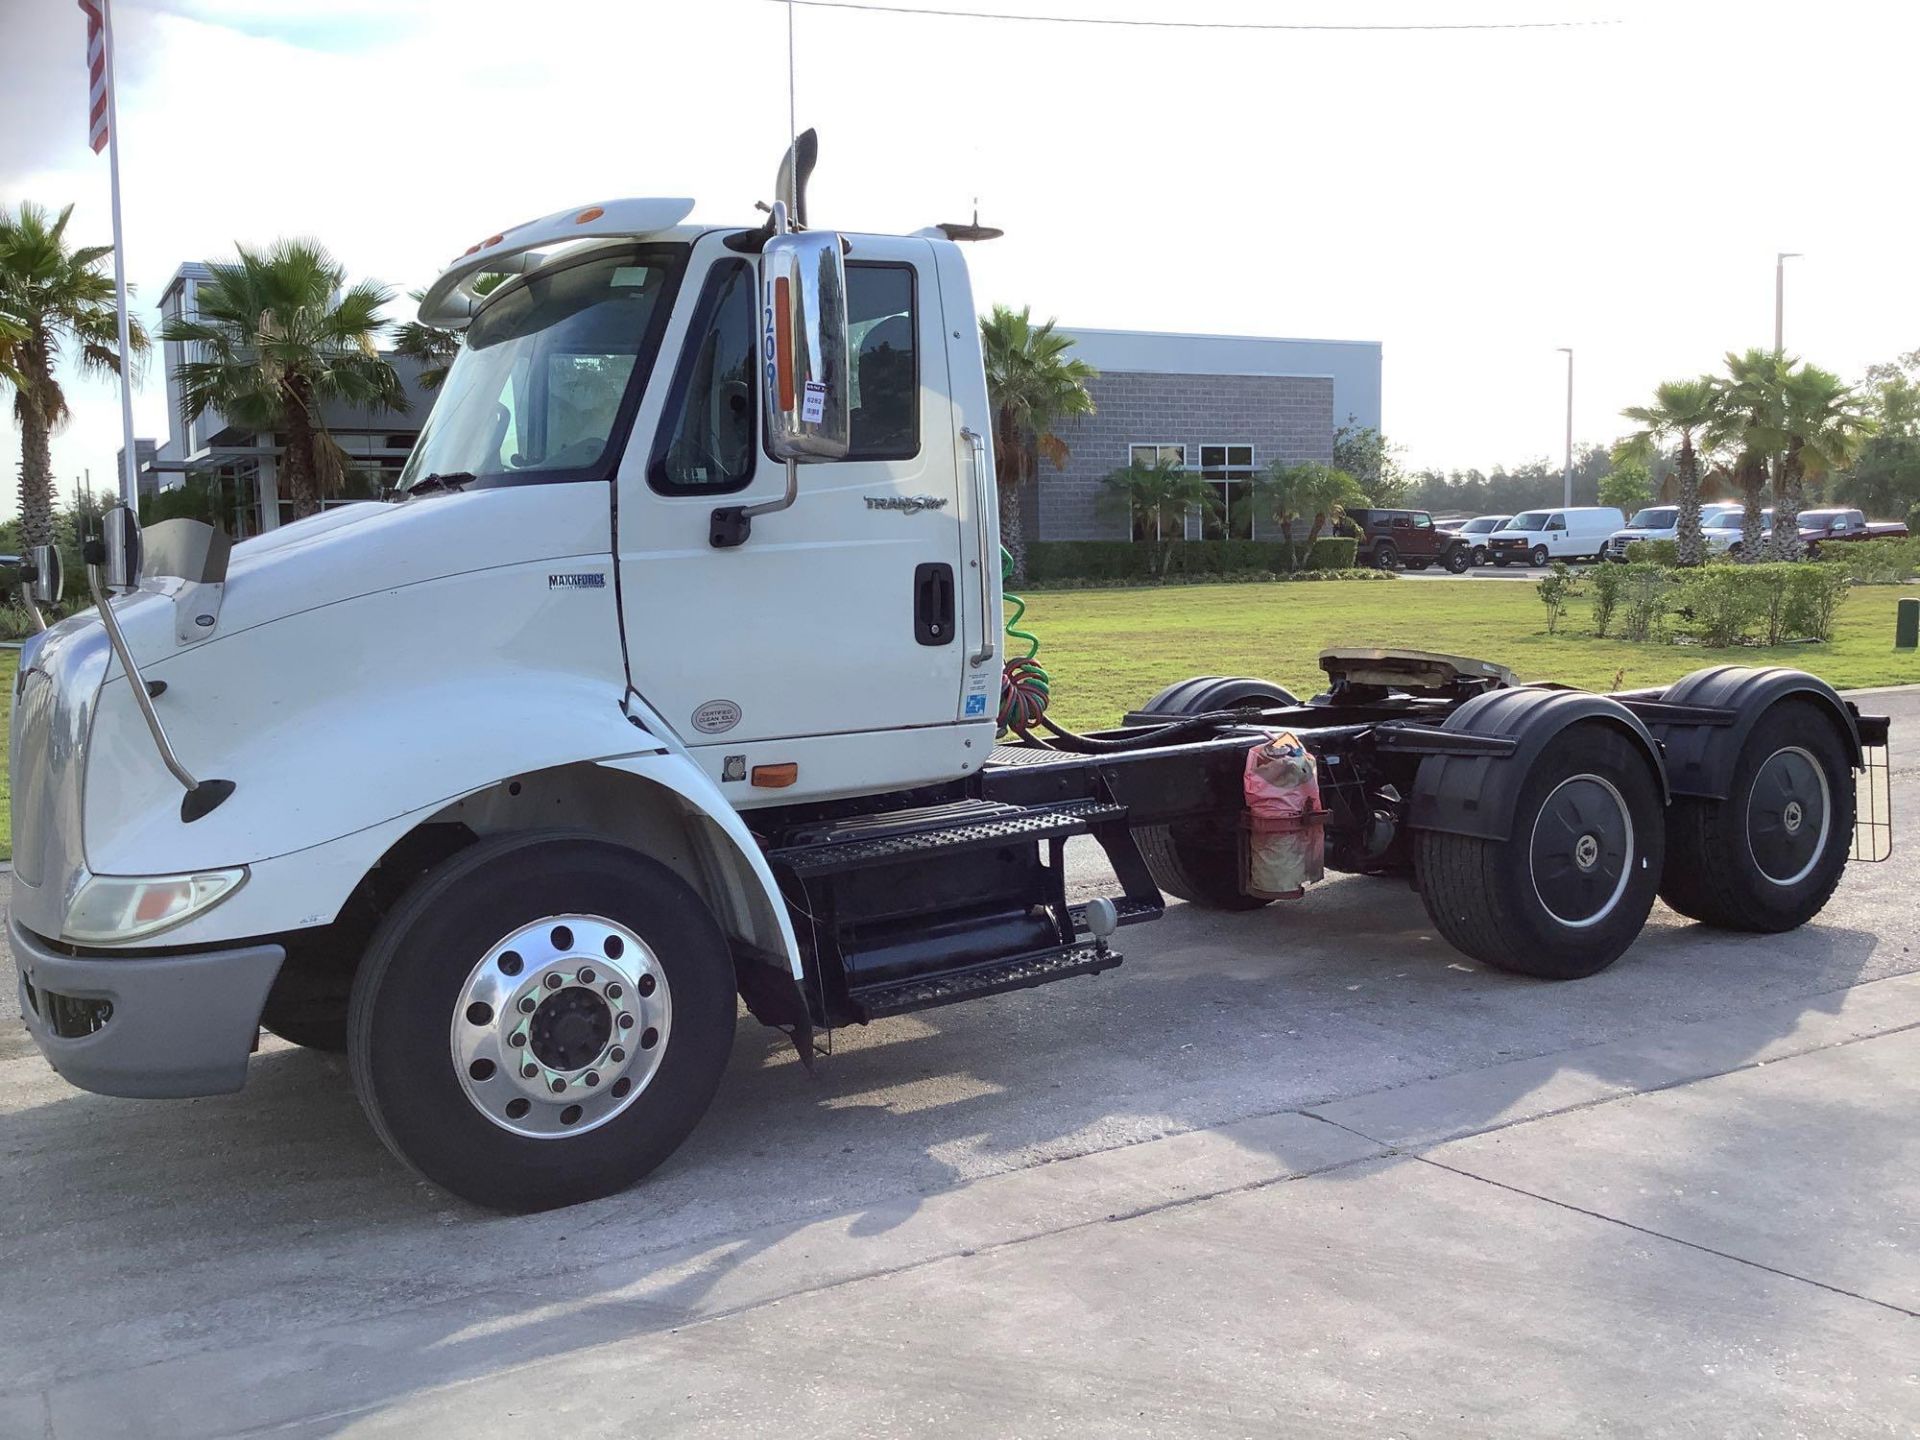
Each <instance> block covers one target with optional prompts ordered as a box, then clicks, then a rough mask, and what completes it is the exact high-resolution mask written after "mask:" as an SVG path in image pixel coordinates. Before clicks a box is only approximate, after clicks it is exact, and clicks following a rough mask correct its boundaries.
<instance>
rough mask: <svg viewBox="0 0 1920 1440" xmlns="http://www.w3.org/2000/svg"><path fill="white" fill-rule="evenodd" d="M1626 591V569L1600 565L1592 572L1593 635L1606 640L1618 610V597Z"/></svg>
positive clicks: (1618, 566)
mask: <svg viewBox="0 0 1920 1440" xmlns="http://www.w3.org/2000/svg"><path fill="white" fill-rule="evenodd" d="M1626 591H1627V572H1626V567H1624V566H1621V565H1601V566H1598V567H1597V568H1595V570H1594V572H1593V633H1594V634H1595V635H1597V636H1599V637H1600V638H1601V639H1603V640H1604V639H1605V638H1606V634H1607V627H1608V626H1609V625H1611V624H1612V623H1613V612H1614V611H1615V610H1617V609H1619V608H1620V597H1621V596H1623V595H1625V594H1626Z"/></svg>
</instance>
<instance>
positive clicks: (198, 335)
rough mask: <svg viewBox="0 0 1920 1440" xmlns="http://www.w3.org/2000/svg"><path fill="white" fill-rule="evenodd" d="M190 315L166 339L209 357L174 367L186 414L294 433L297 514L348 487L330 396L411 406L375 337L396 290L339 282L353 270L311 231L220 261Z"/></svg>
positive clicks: (289, 439)
mask: <svg viewBox="0 0 1920 1440" xmlns="http://www.w3.org/2000/svg"><path fill="white" fill-rule="evenodd" d="M208 268H209V269H210V270H211V271H212V272H213V277H212V279H210V280H206V281H203V282H202V283H201V285H200V288H199V295H198V299H197V301H196V305H195V309H196V312H197V313H196V314H195V315H194V316H192V317H191V318H186V317H183V318H180V319H177V320H171V321H169V322H168V323H167V326H166V328H165V329H164V330H163V331H162V332H161V334H162V336H163V337H164V338H165V339H168V340H177V341H181V342H183V343H185V344H188V345H195V346H199V347H200V353H201V355H202V356H203V357H204V358H201V359H193V360H188V361H186V362H184V363H183V364H181V365H180V366H179V367H178V368H177V369H176V370H175V372H174V374H175V376H176V378H177V379H178V380H179V382H180V408H181V411H182V412H183V417H184V418H185V419H186V420H188V421H193V420H196V419H198V418H199V417H200V416H201V415H203V414H205V413H206V412H207V411H209V410H215V411H218V412H219V413H220V414H221V415H223V416H225V417H226V418H227V419H228V420H231V421H233V422H234V423H236V424H238V425H241V426H244V427H245V428H247V429H249V430H256V431H277V432H279V433H281V434H284V435H285V436H286V446H285V449H284V451H283V454H284V456H285V467H286V476H287V489H288V492H289V494H290V495H291V497H292V499H293V511H294V514H295V516H296V517H304V516H307V515H311V514H313V513H315V512H316V511H317V510H318V509H319V508H320V500H321V497H322V496H323V495H327V494H331V493H332V492H333V491H335V490H336V489H338V488H339V485H340V481H341V480H342V478H343V477H344V475H345V473H346V457H345V455H344V454H343V453H342V452H341V450H340V447H339V446H338V445H336V444H335V443H334V441H333V437H332V436H331V435H329V434H328V433H327V428H326V423H325V421H324V419H323V418H322V415H321V406H322V405H323V404H324V403H325V402H327V401H329V400H333V401H341V402H344V403H346V404H349V405H356V406H360V407H363V408H366V409H373V408H375V407H385V408H387V409H389V410H405V409H406V408H407V397H406V391H405V390H404V389H403V388H402V387H401V384H400V377H399V376H398V375H396V374H394V372H393V367H392V366H390V365H388V364H387V362H386V361H384V360H382V359H381V358H380V355H379V352H378V351H377V350H376V349H375V348H374V342H375V340H377V339H378V338H379V336H380V335H381V334H382V333H383V332H384V331H385V329H386V322H385V321H384V320H382V319H381V316H380V311H381V310H382V308H384V307H385V305H386V304H387V302H388V301H390V300H391V299H392V298H393V292H392V291H390V290H388V289H387V288H386V287H385V286H383V285H378V284H375V283H374V282H373V281H371V280H363V281H361V282H360V283H359V284H358V285H355V286H353V287H352V288H351V289H348V290H344V291H343V290H342V288H341V287H342V286H343V285H345V283H346V271H345V270H344V269H343V268H342V267H341V266H340V265H338V264H337V263H335V261H334V259H333V257H332V256H330V255H328V254H327V252H326V251H325V250H324V249H322V248H321V247H320V246H319V245H318V244H317V243H316V242H314V241H312V240H281V241H278V242H276V243H275V244H274V245H273V246H272V247H271V248H269V249H266V250H261V251H253V250H248V249H246V248H245V247H244V246H242V247H240V258H239V261H238V262H237V263H235V264H232V265H213V266H209V267H208Z"/></svg>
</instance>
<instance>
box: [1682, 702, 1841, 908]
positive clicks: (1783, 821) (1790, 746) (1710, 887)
mask: <svg viewBox="0 0 1920 1440" xmlns="http://www.w3.org/2000/svg"><path fill="white" fill-rule="evenodd" d="M1853 810H1854V793H1853V761H1852V757H1851V756H1850V755H1849V754H1848V750H1847V746H1846V744H1845V742H1844V741H1843V740H1842V739H1841V737H1840V732H1839V730H1838V728H1837V727H1836V726H1835V725H1834V723H1833V720H1832V718H1831V717H1830V716H1829V715H1828V714H1826V713H1825V712H1824V711H1823V710H1822V709H1821V708H1820V707H1819V706H1817V705H1815V704H1812V703H1810V702H1808V701H1805V700H1783V701H1780V702H1778V703H1776V704H1774V705H1772V706H1770V707H1769V708H1768V710H1767V712H1766V713H1765V714H1764V715H1762V716H1761V717H1760V719H1759V720H1758V722H1756V723H1755V725H1754V727H1753V729H1752V730H1751V731H1750V732H1749V733H1748V736H1747V741H1746V744H1745V745H1744V746H1743V747H1742V750H1741V754H1740V762H1739V764H1738V765H1736V766H1735V767H1734V772H1733V782H1732V784H1731V785H1730V786H1729V787H1728V790H1727V796H1726V798H1725V799H1724V800H1700V799H1693V798H1687V797H1683V798H1681V799H1678V800H1675V801H1674V802H1673V810H1672V814H1671V816H1670V819H1669V823H1668V827H1667V828H1668V837H1669V840H1668V848H1667V863H1666V872H1665V874H1664V875H1663V876H1662V877H1661V881H1660V898H1661V899H1662V900H1664V901H1666V902H1667V904H1668V905H1670V906H1671V907H1672V908H1673V909H1675V910H1678V911H1679V912H1680V913H1681V914H1682V915H1685V916H1687V917H1688V918H1689V919H1692V920H1698V921H1700V922H1701V923H1703V924H1706V925H1714V926H1718V927H1719V928H1720V929H1723V930H1745V931H1748V932H1751V933H1754V934H1761V935H1772V934H1779V933H1781V932H1782V931H1786V930H1793V929H1796V928H1797V927H1799V926H1801V925H1804V924H1806V923H1807V921H1809V920H1811V919H1812V918H1813V917H1814V916H1815V915H1818V914H1819V913H1820V911H1821V910H1822V909H1823V908H1825V906H1826V903H1827V901H1828V900H1830V899H1831V898H1832V897H1833V892H1834V889H1835V887H1837V886H1838V885H1839V883H1840V876H1841V872H1842V871H1844V870H1845V869H1846V864H1847V857H1848V855H1849V854H1850V853H1851V851H1852V848H1853V820H1854V815H1853Z"/></svg>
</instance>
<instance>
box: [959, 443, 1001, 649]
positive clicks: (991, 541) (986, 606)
mask: <svg viewBox="0 0 1920 1440" xmlns="http://www.w3.org/2000/svg"><path fill="white" fill-rule="evenodd" d="M960 438H961V439H963V440H965V441H966V442H967V448H968V450H969V451H970V452H971V453H972V456H973V528H974V535H975V540H976V542H977V550H978V554H977V555H976V557H975V560H974V564H976V565H977V566H979V567H980V648H979V649H978V650H976V651H974V652H973V653H972V654H971V655H969V656H968V657H967V663H968V664H969V665H974V666H979V665H984V664H986V663H987V661H989V660H991V659H993V656H994V649H995V645H994V635H995V632H996V631H997V629H998V628H999V627H998V625H997V624H996V623H995V622H996V620H997V618H998V617H997V616H996V615H995V614H994V605H993V576H992V575H991V574H990V573H989V572H988V570H987V565H988V563H989V561H988V557H989V556H990V555H997V554H998V553H999V549H1000V546H999V536H997V535H989V534H988V533H987V520H988V517H989V516H991V515H992V514H993V505H992V504H991V503H990V501H991V498H992V497H991V496H990V495H989V494H988V493H987V487H988V486H989V485H991V484H992V483H993V481H992V477H991V476H990V475H989V474H988V473H987V470H988V467H987V442H986V439H985V437H983V436H982V435H981V434H980V432H979V431H978V430H975V429H972V428H971V427H968V426H963V427H962V428H961V430H960Z"/></svg>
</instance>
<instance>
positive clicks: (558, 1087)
mask: <svg viewBox="0 0 1920 1440" xmlns="http://www.w3.org/2000/svg"><path fill="white" fill-rule="evenodd" d="M566 1089H567V1082H566V1081H564V1080H556V1081H554V1082H553V1093H554V1094H556V1095H564V1094H565V1093H566Z"/></svg>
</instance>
